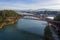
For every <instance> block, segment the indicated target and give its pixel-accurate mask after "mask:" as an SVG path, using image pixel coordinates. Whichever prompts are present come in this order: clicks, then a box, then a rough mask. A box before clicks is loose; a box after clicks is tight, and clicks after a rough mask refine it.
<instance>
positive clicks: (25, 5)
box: [0, 0, 60, 10]
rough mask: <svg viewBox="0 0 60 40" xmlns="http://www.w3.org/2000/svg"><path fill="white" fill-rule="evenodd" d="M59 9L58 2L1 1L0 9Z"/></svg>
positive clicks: (32, 0)
mask: <svg viewBox="0 0 60 40" xmlns="http://www.w3.org/2000/svg"><path fill="white" fill-rule="evenodd" d="M40 8H47V9H60V0H13V1H12V0H9V1H7V0H5V1H4V0H1V1H0V9H23V10H25V9H40Z"/></svg>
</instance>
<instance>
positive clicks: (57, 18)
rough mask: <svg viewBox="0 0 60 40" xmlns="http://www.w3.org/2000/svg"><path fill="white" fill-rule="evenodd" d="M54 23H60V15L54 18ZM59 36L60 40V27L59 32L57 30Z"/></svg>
mask: <svg viewBox="0 0 60 40" xmlns="http://www.w3.org/2000/svg"><path fill="white" fill-rule="evenodd" d="M54 21H59V22H60V14H58V15H57V16H56V17H55V18H54ZM57 34H58V36H59V38H60V26H59V27H58V30H57Z"/></svg>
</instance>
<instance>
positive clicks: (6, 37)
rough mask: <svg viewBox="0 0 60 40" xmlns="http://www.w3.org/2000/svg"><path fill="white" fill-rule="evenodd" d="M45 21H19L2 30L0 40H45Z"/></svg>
mask: <svg viewBox="0 0 60 40" xmlns="http://www.w3.org/2000/svg"><path fill="white" fill-rule="evenodd" d="M46 25H47V23H46V22H44V21H38V20H26V19H19V20H18V22H17V23H15V24H14V25H7V26H6V27H5V28H4V29H3V30H0V40H44V29H45V26H46Z"/></svg>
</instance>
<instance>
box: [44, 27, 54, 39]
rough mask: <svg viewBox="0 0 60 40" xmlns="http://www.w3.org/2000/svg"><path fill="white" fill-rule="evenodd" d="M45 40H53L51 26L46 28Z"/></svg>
mask: <svg viewBox="0 0 60 40" xmlns="http://www.w3.org/2000/svg"><path fill="white" fill-rule="evenodd" d="M45 40H53V37H52V32H51V31H50V29H49V26H47V27H46V28H45Z"/></svg>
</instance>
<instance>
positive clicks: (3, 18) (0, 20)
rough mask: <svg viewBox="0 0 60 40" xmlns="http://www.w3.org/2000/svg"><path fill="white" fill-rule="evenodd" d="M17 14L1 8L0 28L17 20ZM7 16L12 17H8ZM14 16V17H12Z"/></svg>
mask: <svg viewBox="0 0 60 40" xmlns="http://www.w3.org/2000/svg"><path fill="white" fill-rule="evenodd" d="M18 16H19V14H17V13H16V12H15V11H13V10H1V11H0V28H3V26H4V25H6V24H13V23H15V22H16V21H17V18H18ZM9 17H13V19H10V18H9ZM14 17H15V18H14Z"/></svg>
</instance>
